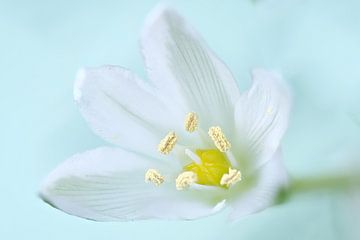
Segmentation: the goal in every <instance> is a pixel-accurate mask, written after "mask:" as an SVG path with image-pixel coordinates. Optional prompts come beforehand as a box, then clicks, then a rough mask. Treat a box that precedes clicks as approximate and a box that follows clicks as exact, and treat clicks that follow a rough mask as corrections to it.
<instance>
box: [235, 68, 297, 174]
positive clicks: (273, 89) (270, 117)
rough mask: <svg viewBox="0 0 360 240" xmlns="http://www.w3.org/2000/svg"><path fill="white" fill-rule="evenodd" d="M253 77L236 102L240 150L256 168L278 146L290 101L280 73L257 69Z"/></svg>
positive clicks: (236, 122) (266, 159)
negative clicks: (250, 83) (251, 82)
mask: <svg viewBox="0 0 360 240" xmlns="http://www.w3.org/2000/svg"><path fill="white" fill-rule="evenodd" d="M252 77H253V85H252V87H251V88H250V89H249V90H248V91H247V92H245V93H244V94H243V95H242V96H241V98H240V99H239V101H238V102H237V103H236V109H235V124H236V132H237V140H236V141H237V146H239V147H238V149H242V148H243V149H242V151H247V154H249V155H250V158H249V159H251V161H252V162H251V163H250V164H249V165H250V166H252V168H257V167H259V166H261V165H262V164H264V163H266V161H268V160H269V159H270V158H271V156H272V155H273V154H274V153H275V151H276V150H277V149H278V147H279V144H280V140H281V138H282V136H283V135H284V133H285V130H286V129H287V125H288V118H289V111H290V105H291V100H290V94H289V91H288V89H287V88H286V86H285V85H284V84H282V79H281V76H280V75H279V74H276V73H275V72H270V71H266V70H262V69H257V70H254V71H253V73H252ZM241 146H242V148H241ZM237 154H239V155H241V153H237Z"/></svg>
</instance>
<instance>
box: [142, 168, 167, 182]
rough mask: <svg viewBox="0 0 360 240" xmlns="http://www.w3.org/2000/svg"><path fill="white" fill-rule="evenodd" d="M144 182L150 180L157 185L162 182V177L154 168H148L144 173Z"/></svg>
mask: <svg viewBox="0 0 360 240" xmlns="http://www.w3.org/2000/svg"><path fill="white" fill-rule="evenodd" d="M145 182H152V183H153V184H155V185H156V186H159V185H160V184H162V183H163V182H164V177H163V176H162V175H161V174H160V173H159V172H158V171H157V170H156V169H149V170H147V171H146V173H145Z"/></svg>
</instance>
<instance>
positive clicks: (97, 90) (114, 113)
mask: <svg viewBox="0 0 360 240" xmlns="http://www.w3.org/2000/svg"><path fill="white" fill-rule="evenodd" d="M74 97H75V100H76V102H77V103H78V106H79V108H80V110H81V113H82V114H83V116H84V118H85V119H86V120H87V122H88V123H89V125H90V126H91V128H92V129H93V130H94V131H95V133H97V134H98V135H100V136H101V137H103V138H104V139H105V140H107V141H109V142H111V143H113V144H116V145H120V146H122V147H124V148H126V149H130V150H133V151H138V152H142V153H146V154H151V155H153V156H158V155H159V154H158V153H157V152H156V149H157V144H158V143H159V141H160V139H161V138H162V137H163V136H164V135H165V134H166V133H167V132H168V131H170V130H175V129H173V128H174V125H175V124H176V121H175V120H174V119H176V118H175V117H174V116H173V115H172V113H171V111H170V109H168V108H167V107H166V105H165V104H164V103H163V102H162V101H160V100H159V99H158V98H157V97H156V96H155V95H154V93H153V92H152V90H151V89H150V88H149V87H148V86H147V85H146V84H145V82H143V81H142V80H141V79H139V78H138V77H137V76H135V75H134V74H133V73H132V72H130V71H128V70H126V69H123V68H121V67H118V66H103V67H99V68H87V69H82V70H80V71H79V73H78V76H77V79H76V82H75V87H74ZM181 124H182V122H181V121H179V123H178V125H179V126H181Z"/></svg>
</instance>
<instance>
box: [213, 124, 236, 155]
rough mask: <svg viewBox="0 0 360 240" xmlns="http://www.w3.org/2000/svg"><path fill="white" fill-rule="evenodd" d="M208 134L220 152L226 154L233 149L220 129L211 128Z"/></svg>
mask: <svg viewBox="0 0 360 240" xmlns="http://www.w3.org/2000/svg"><path fill="white" fill-rule="evenodd" d="M208 134H209V136H210V137H211V139H212V140H213V142H214V144H215V146H216V147H217V148H218V149H219V150H220V152H226V151H227V150H229V149H230V148H231V144H230V142H229V141H228V140H227V139H226V137H225V135H224V133H223V132H222V130H221V128H220V127H218V126H217V127H210V128H209V131H208Z"/></svg>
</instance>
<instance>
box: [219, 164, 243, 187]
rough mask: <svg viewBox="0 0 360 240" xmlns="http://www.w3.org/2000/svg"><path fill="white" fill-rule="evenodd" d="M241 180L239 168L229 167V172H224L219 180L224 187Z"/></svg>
mask: <svg viewBox="0 0 360 240" xmlns="http://www.w3.org/2000/svg"><path fill="white" fill-rule="evenodd" d="M239 181H241V173H240V171H239V170H236V169H232V168H229V173H225V174H224V175H223V176H222V178H221V180H220V184H221V185H225V186H226V187H231V186H232V185H234V184H235V183H237V182H239Z"/></svg>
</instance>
